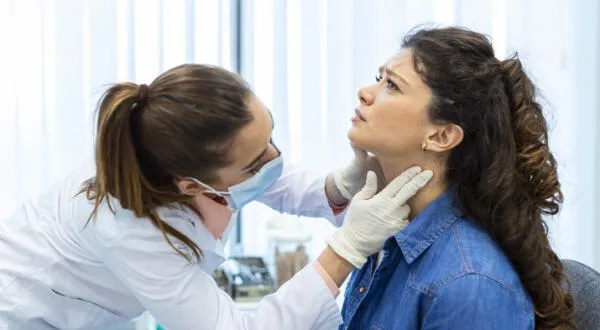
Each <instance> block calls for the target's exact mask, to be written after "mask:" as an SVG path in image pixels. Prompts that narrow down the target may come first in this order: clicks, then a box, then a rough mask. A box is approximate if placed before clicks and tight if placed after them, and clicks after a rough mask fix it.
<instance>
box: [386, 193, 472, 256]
mask: <svg viewBox="0 0 600 330" xmlns="http://www.w3.org/2000/svg"><path fill="white" fill-rule="evenodd" d="M455 196H456V192H455V190H454V189H452V188H451V189H448V190H447V191H445V192H444V193H443V194H441V195H440V196H439V197H438V198H437V199H436V200H434V201H433V202H431V203H430V204H429V205H428V206H427V207H426V208H425V210H423V211H422V212H421V213H419V214H418V215H417V216H416V217H415V218H414V219H413V220H412V221H411V222H410V224H409V225H408V226H406V228H404V230H402V231H400V232H398V233H396V235H394V238H395V239H396V242H397V243H398V246H399V247H400V250H401V251H402V254H403V255H404V259H405V260H406V262H407V263H408V264H410V263H412V262H413V261H414V260H415V259H417V258H418V257H419V256H420V255H421V254H422V253H423V252H425V250H427V248H429V247H430V246H431V244H433V243H434V242H435V241H436V240H437V239H438V238H439V237H440V236H441V235H442V234H443V233H444V232H445V231H447V230H448V228H450V226H452V224H453V223H454V222H456V221H457V220H458V219H459V218H460V217H461V216H462V212H461V211H460V209H459V208H458V207H457V206H456V203H455V202H456V197H455Z"/></svg>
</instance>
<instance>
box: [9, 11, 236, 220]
mask: <svg viewBox="0 0 600 330" xmlns="http://www.w3.org/2000/svg"><path fill="white" fill-rule="evenodd" d="M232 18H233V15H232V1H229V0H223V1H213V0H195V1H194V0H169V1H165V0H0V47H1V48H0V49H1V50H0V72H2V78H1V79H0V99H1V100H2V106H1V107H0V152H1V155H2V156H1V159H2V162H0V182H1V183H2V184H1V185H0V218H3V217H6V216H8V215H9V214H10V213H11V212H12V211H13V210H14V209H15V208H16V206H17V204H18V203H19V201H21V200H22V199H23V198H25V197H27V196H30V195H32V194H37V193H39V192H40V191H41V190H43V189H46V188H47V187H48V186H49V185H51V184H52V183H53V182H55V181H56V180H58V179H60V178H62V177H64V176H65V175H66V174H67V173H69V172H70V171H72V170H73V169H74V168H76V167H78V166H79V165H80V164H81V163H82V162H83V161H85V160H87V159H90V158H91V157H92V156H93V130H94V110H95V105H96V102H97V100H98V98H99V97H100V95H101V93H102V92H103V90H104V89H105V88H106V86H107V85H108V84H111V83H115V82H118V81H135V82H139V83H150V82H151V80H152V79H153V78H154V77H156V76H157V75H158V74H159V73H161V72H163V71H164V70H166V69H169V68H171V67H173V66H176V65H179V64H182V63H184V62H202V63H211V64H217V65H221V66H224V67H226V68H228V69H232V65H233V63H234V62H233V56H234V54H232V53H233V49H232V38H231V35H232V34H231V32H232V31H231V25H232V23H233V20H232Z"/></svg>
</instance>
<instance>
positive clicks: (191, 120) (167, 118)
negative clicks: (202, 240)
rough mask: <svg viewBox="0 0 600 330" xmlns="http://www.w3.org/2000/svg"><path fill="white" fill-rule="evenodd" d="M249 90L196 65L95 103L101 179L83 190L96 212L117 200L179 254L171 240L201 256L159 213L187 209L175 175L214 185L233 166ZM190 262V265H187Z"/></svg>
mask: <svg viewBox="0 0 600 330" xmlns="http://www.w3.org/2000/svg"><path fill="white" fill-rule="evenodd" d="M250 95H251V91H250V89H249V87H248V86H247V84H246V83H245V82H244V81H243V80H242V79H241V78H240V77H239V76H237V75H236V74H234V73H231V72H229V71H226V70H224V69H221V68H218V67H214V66H207V65H198V64H186V65H181V66H178V67H175V68H173V69H171V70H169V71H167V72H165V73H163V74H161V75H160V76H159V77H158V78H156V79H155V80H154V81H153V82H152V84H151V85H150V86H146V85H137V84H134V83H120V84H116V85H113V86H112V87H110V88H109V89H108V90H107V91H106V92H105V93H104V95H103V96H102V98H101V99H100V102H99V103H98V119H97V120H98V126H97V137H96V176H95V177H94V178H92V179H91V180H88V181H87V182H86V183H85V185H84V188H83V190H82V192H85V193H86V195H87V197H88V199H90V200H94V201H95V207H94V210H93V212H92V214H91V215H90V220H91V219H92V218H94V219H95V217H96V214H97V211H98V207H99V206H100V204H101V203H102V202H103V201H105V200H106V202H107V203H108V205H109V207H110V208H111V210H113V212H114V208H113V207H112V205H111V204H110V199H111V198H115V199H116V200H118V202H119V203H120V205H121V207H122V208H124V209H127V210H131V211H133V212H134V213H135V215H136V216H137V217H145V218H147V219H149V220H150V221H151V222H152V223H153V224H154V225H155V226H156V227H157V228H158V229H159V230H160V231H161V232H162V233H163V235H164V236H165V238H166V239H167V241H168V243H169V244H170V245H171V247H173V248H174V249H175V250H176V251H177V252H178V253H179V254H181V255H182V256H184V257H186V258H187V256H186V254H185V253H183V252H182V251H180V250H179V249H177V248H175V247H174V245H173V244H172V242H171V238H175V239H177V240H179V241H181V242H182V243H184V244H185V245H187V246H188V247H189V248H190V249H191V250H192V251H193V253H194V255H195V257H196V260H200V257H201V255H202V252H201V251H200V249H199V247H198V246H197V245H196V244H195V243H194V242H193V241H192V240H191V239H189V238H188V237H186V236H185V235H183V234H182V233H180V232H179V231H177V230H176V229H175V228H173V227H172V226H170V225H169V224H167V223H166V222H164V221H162V220H161V219H160V218H159V216H158V214H157V211H156V209H157V208H158V207H160V206H165V205H168V204H171V203H174V202H181V203H184V204H186V203H187V204H188V205H189V197H188V196H184V195H182V194H180V192H179V190H178V188H177V187H176V185H175V183H174V179H175V178H177V177H194V178H197V179H199V180H202V181H203V182H207V183H211V182H213V181H214V180H215V179H216V178H215V170H216V169H218V168H219V167H221V166H225V165H227V164H229V162H230V160H229V159H228V158H227V152H228V150H229V147H230V144H231V141H232V139H233V138H234V137H235V135H236V134H237V133H238V132H239V130H240V129H241V128H242V127H243V126H245V125H246V124H248V123H249V122H250V121H251V120H252V115H251V113H250V111H249V109H248V108H247V100H248V97H249V96H250ZM190 261H191V260H190Z"/></svg>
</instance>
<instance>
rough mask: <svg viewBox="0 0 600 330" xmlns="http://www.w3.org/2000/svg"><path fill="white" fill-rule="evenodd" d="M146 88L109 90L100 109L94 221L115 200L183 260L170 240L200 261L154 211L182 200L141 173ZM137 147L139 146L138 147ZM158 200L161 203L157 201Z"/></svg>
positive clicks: (90, 192)
mask: <svg viewBox="0 0 600 330" xmlns="http://www.w3.org/2000/svg"><path fill="white" fill-rule="evenodd" d="M149 96H150V95H149V91H148V87H147V86H146V85H136V84H133V83H121V84H117V85H114V86H112V87H111V88H109V89H108V90H107V91H106V92H105V94H104V96H103V97H102V98H101V101H100V104H99V106H98V127H97V137H96V177H95V179H94V181H93V190H92V189H89V190H88V197H91V198H93V199H94V200H95V208H94V212H93V213H92V215H91V216H90V219H92V218H93V217H94V216H95V215H96V212H97V209H98V206H99V205H100V204H101V203H102V202H103V201H106V203H107V204H108V206H109V207H110V208H111V210H113V212H114V208H113V206H112V204H111V200H110V199H111V198H115V199H116V200H117V201H118V202H119V203H120V206H121V207H122V208H124V209H127V210H131V211H133V212H134V214H135V215H136V216H137V217H147V218H148V219H150V221H152V223H153V224H154V225H155V226H156V227H158V228H159V229H160V230H161V232H162V233H163V235H164V236H165V239H166V240H167V242H168V243H169V245H171V247H172V248H173V249H175V250H176V251H177V252H178V253H179V254H180V255H182V256H183V257H186V258H189V257H188V256H187V255H186V254H185V253H184V252H182V251H180V249H177V248H175V246H174V245H173V242H172V241H171V237H174V238H176V239H177V240H179V241H181V242H183V243H184V244H186V245H187V246H188V247H190V248H191V250H192V251H193V253H194V257H195V258H196V260H197V261H199V260H200V257H201V255H202V252H201V251H200V248H198V246H197V245H196V244H195V243H194V242H193V241H192V240H190V239H189V238H188V237H186V236H185V235H183V234H182V233H180V232H179V231H177V230H176V229H175V228H173V227H172V226H170V225H169V224H167V223H166V222H164V221H162V220H161V219H160V218H159V217H158V215H157V213H156V210H155V207H153V206H155V205H156V206H158V205H160V204H162V203H161V200H168V201H173V202H175V201H181V200H182V196H179V195H177V194H174V193H164V192H161V191H158V190H156V189H155V188H154V187H153V186H152V184H151V183H150V182H149V180H148V179H147V178H146V177H145V176H144V174H143V172H142V165H141V164H140V162H139V160H138V159H139V158H141V157H143V156H142V155H141V153H140V151H141V150H140V148H141V147H140V146H139V144H138V143H136V140H137V139H136V138H139V129H138V128H137V127H138V125H139V120H140V119H139V118H140V114H141V112H142V111H143V110H144V106H145V105H146V103H147V101H148V98H149ZM136 145H137V146H136ZM157 197H158V199H159V200H157Z"/></svg>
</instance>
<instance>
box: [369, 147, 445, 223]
mask: <svg viewBox="0 0 600 330" xmlns="http://www.w3.org/2000/svg"><path fill="white" fill-rule="evenodd" d="M377 158H378V159H379V163H380V164H381V168H382V170H383V174H384V175H385V179H386V182H390V181H392V180H394V179H395V178H396V177H397V176H398V175H400V174H401V173H402V172H404V171H405V170H407V169H408V168H410V167H411V166H414V165H415V164H418V165H419V166H421V167H422V168H423V170H432V171H433V178H432V179H431V180H430V181H429V183H428V184H427V185H426V186H425V187H423V189H421V190H420V191H419V192H418V193H417V194H416V195H415V196H414V197H413V198H412V199H410V200H409V201H408V206H410V210H411V211H410V215H409V220H412V219H414V218H415V217H416V216H417V215H418V214H419V213H421V212H422V211H423V210H424V209H425V208H426V207H427V205H429V204H430V203H431V202H433V201H434V200H436V199H437V198H438V197H439V196H440V195H441V194H443V193H444V191H446V189H448V184H447V182H446V179H445V175H444V170H443V169H442V168H440V167H439V166H435V165H434V164H433V162H429V161H423V162H418V163H411V164H407V163H406V162H402V161H401V160H400V159H397V158H386V157H380V156H377Z"/></svg>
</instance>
